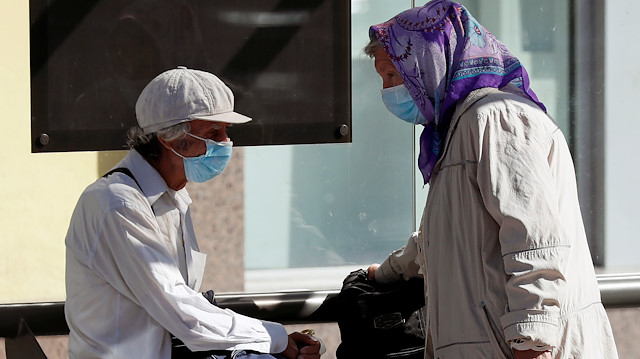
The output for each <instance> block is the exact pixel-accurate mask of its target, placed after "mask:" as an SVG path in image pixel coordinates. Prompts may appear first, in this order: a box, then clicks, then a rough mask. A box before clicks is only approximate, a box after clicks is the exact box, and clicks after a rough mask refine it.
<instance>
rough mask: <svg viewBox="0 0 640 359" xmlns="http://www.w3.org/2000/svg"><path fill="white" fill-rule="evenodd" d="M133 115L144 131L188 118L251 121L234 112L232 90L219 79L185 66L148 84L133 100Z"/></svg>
mask: <svg viewBox="0 0 640 359" xmlns="http://www.w3.org/2000/svg"><path fill="white" fill-rule="evenodd" d="M136 118H137V119H138V125H139V126H140V127H141V128H142V129H143V130H144V133H145V134H150V133H153V132H156V131H159V130H162V129H164V128H167V127H171V126H173V125H176V124H178V123H181V122H185V121H191V120H205V121H215V122H226V123H246V122H249V121H251V118H249V117H247V116H244V115H241V114H239V113H237V112H234V111H233V93H232V92H231V90H230V89H229V87H227V85H225V84H224V82H222V80H220V79H219V78H218V77H216V76H215V75H213V74H211V73H208V72H204V71H200V70H192V69H187V68H186V67H184V66H178V68H176V69H173V70H168V71H165V72H163V73H161V74H160V75H158V76H156V78H154V79H153V80H151V82H149V84H147V86H146V87H145V88H144V90H142V92H141V93H140V96H139V97H138V101H137V102H136Z"/></svg>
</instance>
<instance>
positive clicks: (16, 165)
mask: <svg viewBox="0 0 640 359" xmlns="http://www.w3.org/2000/svg"><path fill="white" fill-rule="evenodd" d="M0 48H2V49H3V53H2V57H1V58H0V84H2V86H0V108H1V109H2V110H1V115H0V116H1V118H2V120H1V121H2V131H3V133H2V136H1V137H2V141H3V145H2V148H1V149H0V165H1V168H2V169H1V170H0V184H1V186H0V228H2V239H0V303H10V302H32V301H44V300H62V299H64V236H65V233H66V230H67V226H68V224H69V218H70V216H71V213H72V211H73V207H74V206H75V202H76V199H77V198H78V196H79V195H80V193H81V192H82V190H83V189H84V187H85V186H86V185H87V184H89V183H90V182H92V181H93V180H94V179H95V178H96V177H97V176H98V173H100V172H101V170H102V169H103V168H104V167H108V166H109V164H110V163H112V162H113V161H114V160H116V159H117V158H119V157H120V156H121V154H120V152H115V153H101V154H97V153H96V152H77V153H39V154H32V153H31V129H30V127H31V121H30V107H29V106H30V102H29V99H30V96H31V95H30V86H29V81H30V78H29V71H30V70H29V2H28V1H15V0H0Z"/></svg>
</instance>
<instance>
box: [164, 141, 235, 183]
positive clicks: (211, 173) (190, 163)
mask: <svg viewBox="0 0 640 359" xmlns="http://www.w3.org/2000/svg"><path fill="white" fill-rule="evenodd" d="M187 134H188V135H189V136H191V137H193V138H197V139H199V140H202V141H204V142H205V144H206V145H207V151H206V152H205V153H204V154H203V155H200V156H196V157H185V156H183V155H181V154H179V153H178V152H176V151H175V150H174V149H173V148H172V149H171V151H173V153H175V154H176V155H178V156H180V157H182V161H183V163H184V174H185V176H186V177H187V181H189V182H206V181H208V180H210V179H212V178H213V177H215V176H217V175H219V174H220V173H222V171H223V170H224V168H225V167H226V166H227V163H229V160H230V159H231V153H232V150H233V142H231V141H227V142H216V141H214V140H210V139H207V138H202V137H198V136H196V135H193V134H191V133H187Z"/></svg>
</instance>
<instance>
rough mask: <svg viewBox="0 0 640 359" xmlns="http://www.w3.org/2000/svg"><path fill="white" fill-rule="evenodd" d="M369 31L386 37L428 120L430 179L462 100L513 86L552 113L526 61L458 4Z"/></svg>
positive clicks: (424, 145) (424, 148) (433, 5)
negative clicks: (531, 82) (531, 80)
mask: <svg viewBox="0 0 640 359" xmlns="http://www.w3.org/2000/svg"><path fill="white" fill-rule="evenodd" d="M369 34H370V35H369V36H370V37H371V38H373V36H375V37H376V38H377V39H378V40H379V41H380V43H381V44H382V47H383V48H384V50H385V52H386V53H387V55H389V57H390V58H391V61H392V62H393V64H394V65H395V67H396V69H397V70H398V72H399V73H400V75H401V76H402V79H403V80H404V84H405V86H406V87H407V88H408V90H409V93H411V97H413V99H414V101H415V102H416V104H417V106H418V108H419V109H420V112H421V113H422V114H423V115H424V116H425V119H426V120H427V123H426V124H425V125H424V130H423V131H422V135H421V136H420V156H419V157H418V167H419V168H420V171H421V172H422V177H423V178H424V183H428V182H429V178H431V173H432V171H433V168H434V166H435V164H436V162H437V161H438V159H439V158H440V156H441V154H442V151H441V150H442V145H443V143H442V139H443V138H444V136H446V134H447V131H448V129H449V124H450V122H451V117H452V116H453V112H454V111H455V106H456V103H457V102H458V101H459V100H462V99H464V98H465V97H466V96H467V95H468V94H469V93H470V92H471V91H473V90H476V89H479V88H483V87H494V88H502V87H504V86H506V85H508V84H513V85H515V86H517V87H519V88H520V89H521V90H522V92H523V96H527V97H528V98H530V99H531V100H532V101H534V102H535V103H536V104H538V106H540V108H541V109H542V110H544V111H546V109H545V107H544V105H543V104H542V103H541V102H540V101H539V100H538V97H537V96H536V94H535V93H534V92H533V90H531V89H530V88H529V76H528V75H527V71H526V70H525V69H524V67H523V66H522V64H520V61H518V59H517V58H516V57H515V56H513V55H512V54H511V53H510V52H509V50H507V48H506V47H505V46H504V45H503V44H502V43H501V42H500V41H499V40H498V39H496V38H495V37H494V36H493V35H492V34H491V33H490V32H488V31H487V30H486V29H485V28H484V27H483V26H482V25H480V24H479V23H478V22H477V21H476V19H474V18H473V16H472V15H471V14H470V13H469V11H467V9H465V8H464V6H462V5H460V4H458V3H455V2H452V1H447V0H433V1H430V2H428V3H427V4H425V5H424V6H423V7H416V8H413V9H410V10H406V11H404V12H401V13H400V14H398V15H396V16H395V17H393V18H392V19H391V20H389V21H387V22H384V23H382V24H379V25H374V26H371V28H370V30H369Z"/></svg>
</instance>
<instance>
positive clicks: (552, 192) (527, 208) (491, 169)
mask: <svg viewBox="0 0 640 359" xmlns="http://www.w3.org/2000/svg"><path fill="white" fill-rule="evenodd" d="M487 112H489V111H487ZM549 121H550V119H548V118H547V116H546V114H544V113H543V112H542V111H539V110H536V109H533V108H531V107H526V106H525V107H523V108H521V109H519V111H515V110H514V111H509V110H504V109H503V110H498V109H494V110H493V111H490V112H489V113H485V114H484V115H479V116H478V122H477V123H478V125H479V135H478V139H479V143H478V147H477V148H478V151H479V153H478V170H477V181H478V186H479V189H480V192H481V195H482V199H483V201H484V205H485V207H486V209H487V211H488V212H489V213H490V214H491V216H492V217H493V218H494V219H495V221H496V222H497V223H498V224H499V226H500V230H499V241H500V246H501V252H502V256H503V257H502V258H503V262H504V270H505V272H506V274H507V275H508V280H507V282H506V288H505V290H506V294H507V300H508V309H507V312H506V313H505V314H504V315H503V316H502V318H501V324H502V327H503V329H504V333H505V339H506V340H507V341H514V340H515V339H525V340H530V341H533V342H537V343H542V344H547V345H550V346H552V347H555V346H557V345H558V343H557V340H558V329H559V328H558V324H559V312H560V310H559V308H560V306H559V301H558V298H559V293H562V291H563V290H564V289H563V288H564V287H565V273H566V271H565V269H564V268H565V264H566V258H567V257H568V253H569V250H570V241H569V239H568V238H567V235H566V234H565V230H564V229H563V225H562V223H561V221H560V215H559V208H558V194H557V192H556V185H555V180H554V178H553V174H552V171H551V168H550V165H549V158H550V153H551V151H553V148H554V146H553V145H554V142H553V138H554V136H553V133H554V131H559V129H557V127H556V128H555V129H553V128H551V127H552V126H549V124H550V122H549ZM543 124H546V125H543Z"/></svg>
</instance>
